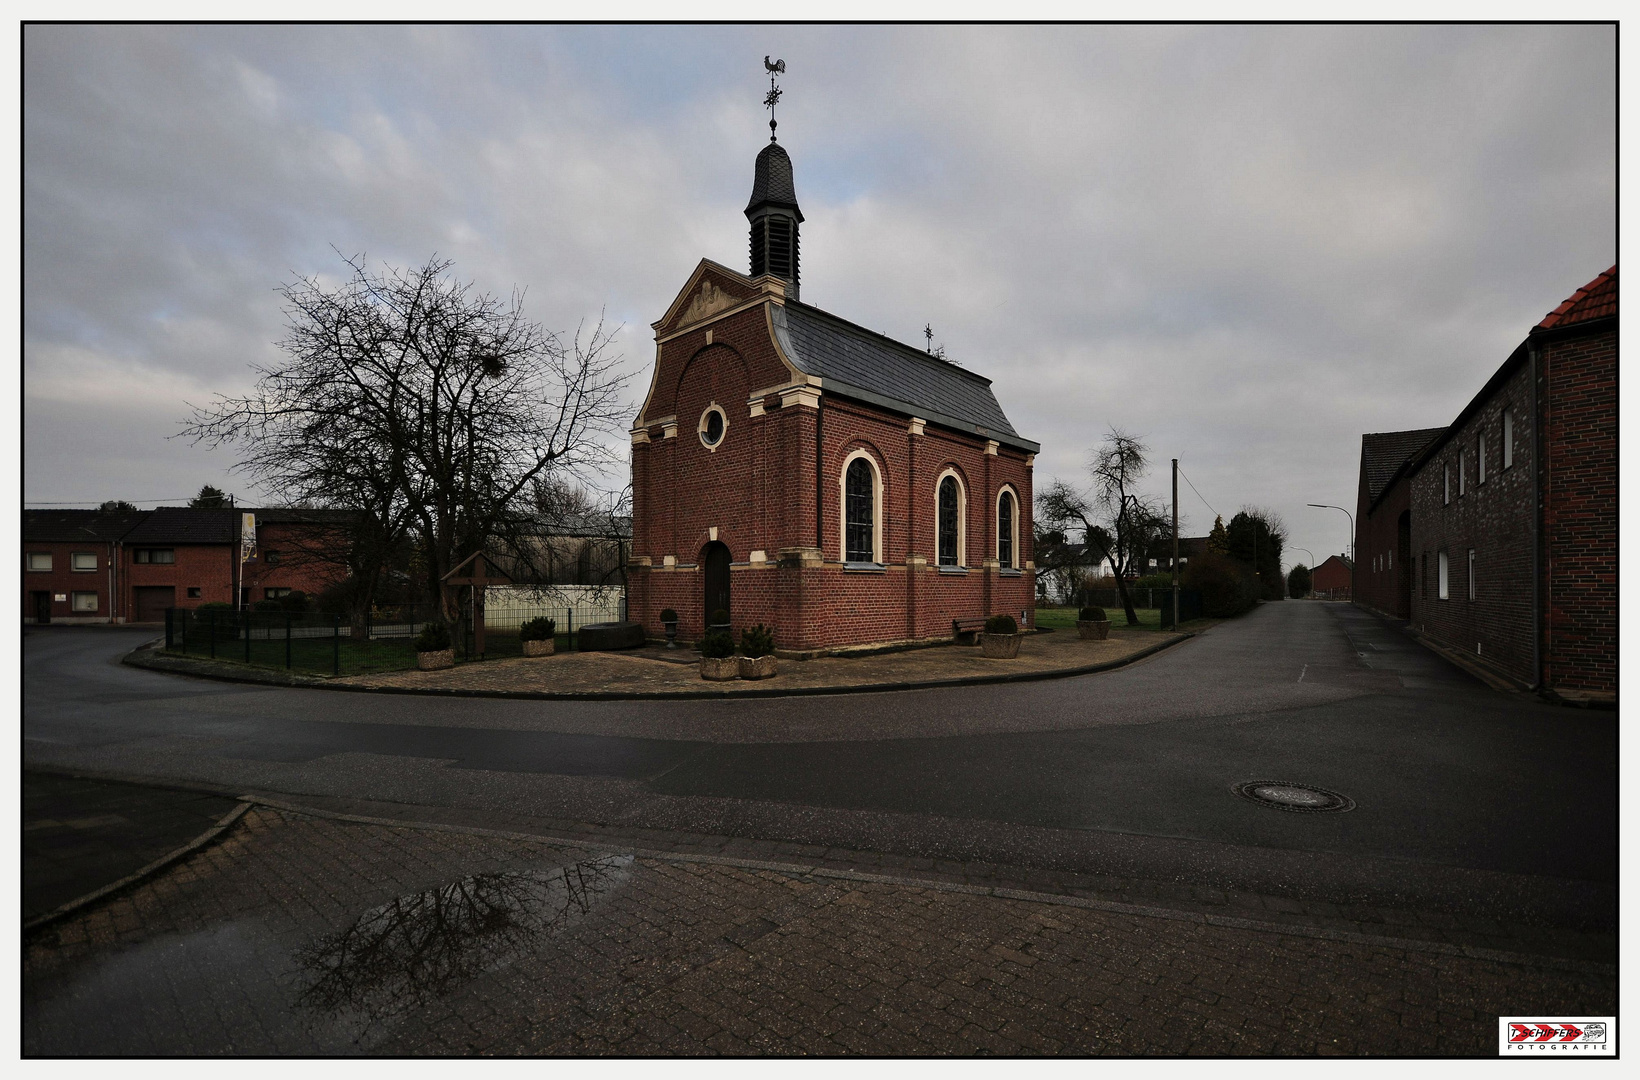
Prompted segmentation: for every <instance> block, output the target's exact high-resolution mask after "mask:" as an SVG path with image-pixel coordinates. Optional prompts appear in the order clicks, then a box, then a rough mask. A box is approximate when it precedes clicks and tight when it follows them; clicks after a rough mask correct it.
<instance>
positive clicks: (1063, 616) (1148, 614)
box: [1036, 607, 1162, 630]
mask: <svg viewBox="0 0 1640 1080" xmlns="http://www.w3.org/2000/svg"><path fill="white" fill-rule="evenodd" d="M1076 610H1077V609H1076V608H1073V607H1038V608H1037V609H1036V625H1038V626H1051V627H1053V628H1054V629H1055V630H1074V629H1076ZM1133 613H1134V614H1135V615H1137V616H1139V625H1138V626H1137V627H1135V629H1139V630H1160V629H1161V628H1162V612H1161V609H1160V608H1135V609H1134V611H1133ZM1105 616H1106V617H1107V618H1108V619H1110V624H1111V625H1112V626H1115V627H1122V626H1127V625H1128V621H1127V613H1126V612H1124V611H1123V610H1122V609H1121V608H1106V609H1105Z"/></svg>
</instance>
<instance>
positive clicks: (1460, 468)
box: [1458, 450, 1468, 499]
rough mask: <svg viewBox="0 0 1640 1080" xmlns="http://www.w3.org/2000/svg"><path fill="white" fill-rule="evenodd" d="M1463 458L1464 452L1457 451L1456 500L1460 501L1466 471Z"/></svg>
mask: <svg viewBox="0 0 1640 1080" xmlns="http://www.w3.org/2000/svg"><path fill="white" fill-rule="evenodd" d="M1464 457H1465V454H1464V451H1462V450H1459V451H1458V498H1460V499H1461V498H1463V492H1464V485H1463V477H1464V473H1465V472H1466V471H1468V470H1467V469H1465V467H1464Z"/></svg>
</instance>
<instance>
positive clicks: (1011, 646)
mask: <svg viewBox="0 0 1640 1080" xmlns="http://www.w3.org/2000/svg"><path fill="white" fill-rule="evenodd" d="M1019 639H1020V635H1019V634H980V635H979V649H980V655H981V656H985V657H989V658H990V659H992V660H1012V659H1013V658H1014V657H1016V656H1018V655H1019Z"/></svg>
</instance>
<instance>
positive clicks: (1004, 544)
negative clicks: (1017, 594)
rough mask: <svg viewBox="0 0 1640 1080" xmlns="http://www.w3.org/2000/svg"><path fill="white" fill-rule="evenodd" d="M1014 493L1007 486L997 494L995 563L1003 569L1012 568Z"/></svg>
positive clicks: (1015, 534) (1014, 525)
mask: <svg viewBox="0 0 1640 1080" xmlns="http://www.w3.org/2000/svg"><path fill="white" fill-rule="evenodd" d="M1014 517H1015V514H1014V493H1013V492H1012V491H1009V490H1008V489H1007V488H1003V489H1002V494H1000V495H998V496H997V565H999V566H1000V567H1001V568H1002V569H1004V570H1011V569H1013V568H1014V547H1015V537H1016V536H1017V535H1018V534H1017V533H1016V532H1015V528H1016V524H1015V521H1014Z"/></svg>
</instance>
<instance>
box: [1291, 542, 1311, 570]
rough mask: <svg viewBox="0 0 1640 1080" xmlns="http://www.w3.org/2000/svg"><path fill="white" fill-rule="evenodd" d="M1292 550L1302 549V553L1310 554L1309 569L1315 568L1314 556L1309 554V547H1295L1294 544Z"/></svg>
mask: <svg viewBox="0 0 1640 1080" xmlns="http://www.w3.org/2000/svg"><path fill="white" fill-rule="evenodd" d="M1293 550H1294V551H1302V552H1303V553H1304V554H1306V555H1309V556H1310V569H1312V570H1314V569H1315V556H1314V555H1310V549H1309V548H1301V547H1296V546H1295V547H1294V548H1293Z"/></svg>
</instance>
